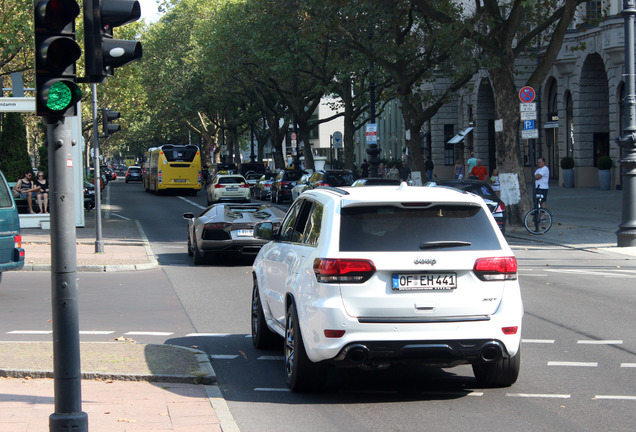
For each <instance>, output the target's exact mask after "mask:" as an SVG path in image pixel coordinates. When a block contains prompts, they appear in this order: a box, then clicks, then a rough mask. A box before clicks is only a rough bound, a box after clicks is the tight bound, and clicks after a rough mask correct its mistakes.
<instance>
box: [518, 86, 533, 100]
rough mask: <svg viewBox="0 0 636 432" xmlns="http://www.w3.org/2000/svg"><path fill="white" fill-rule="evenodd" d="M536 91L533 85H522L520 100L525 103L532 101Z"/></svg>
mask: <svg viewBox="0 0 636 432" xmlns="http://www.w3.org/2000/svg"><path fill="white" fill-rule="evenodd" d="M534 97H535V92H534V89H533V88H532V87H527V86H526V87H522V88H521V90H519V100H520V101H521V102H524V103H530V102H532V101H533V100H534Z"/></svg>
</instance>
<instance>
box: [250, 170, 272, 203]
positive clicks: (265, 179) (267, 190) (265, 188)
mask: <svg viewBox="0 0 636 432" xmlns="http://www.w3.org/2000/svg"><path fill="white" fill-rule="evenodd" d="M274 177H276V174H274V173H267V174H263V175H262V176H261V178H260V179H259V180H258V183H256V186H254V189H253V190H252V192H253V193H252V196H253V197H254V198H256V199H259V200H267V199H269V197H270V194H271V191H272V182H273V181H274Z"/></svg>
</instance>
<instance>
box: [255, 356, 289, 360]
mask: <svg viewBox="0 0 636 432" xmlns="http://www.w3.org/2000/svg"><path fill="white" fill-rule="evenodd" d="M256 360H285V356H260V357H259V358H257V359H256Z"/></svg>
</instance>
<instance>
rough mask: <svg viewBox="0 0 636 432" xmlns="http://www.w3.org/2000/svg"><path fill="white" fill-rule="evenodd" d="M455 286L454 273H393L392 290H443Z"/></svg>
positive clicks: (454, 287)
mask: <svg viewBox="0 0 636 432" xmlns="http://www.w3.org/2000/svg"><path fill="white" fill-rule="evenodd" d="M456 288H457V274H455V273H399V274H398V273H394V274H393V290H394V291H445V290H454V289H456Z"/></svg>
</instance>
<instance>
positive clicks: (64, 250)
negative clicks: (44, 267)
mask: <svg viewBox="0 0 636 432" xmlns="http://www.w3.org/2000/svg"><path fill="white" fill-rule="evenodd" d="M65 120H66V119H65V118H64V117H47V118H46V119H45V123H46V124H47V129H48V130H47V132H48V156H49V177H50V178H51V180H52V181H51V196H52V199H51V200H50V201H49V203H50V206H51V305H52V326H53V370H54V387H55V389H54V392H55V412H54V413H53V414H51V415H50V416H49V430H50V432H58V431H59V432H64V431H71V430H72V431H76V432H86V431H88V415H87V414H86V413H85V412H82V394H81V368H80V343H79V307H78V284H77V250H76V247H77V246H76V243H77V234H76V231H75V213H74V211H73V209H74V208H75V199H76V197H75V188H74V182H73V158H72V153H73V146H74V145H76V143H74V142H72V141H71V136H72V131H71V122H70V120H69V121H65Z"/></svg>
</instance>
